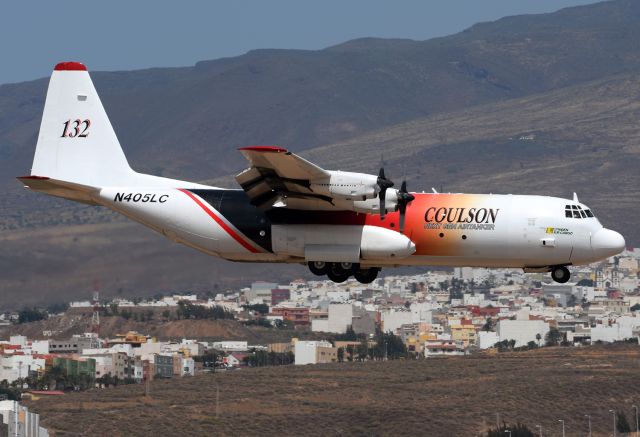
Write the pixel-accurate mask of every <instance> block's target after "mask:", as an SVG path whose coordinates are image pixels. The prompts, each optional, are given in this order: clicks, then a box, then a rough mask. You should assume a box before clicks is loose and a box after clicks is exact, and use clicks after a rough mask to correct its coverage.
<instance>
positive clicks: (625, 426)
mask: <svg viewBox="0 0 640 437" xmlns="http://www.w3.org/2000/svg"><path fill="white" fill-rule="evenodd" d="M616 429H617V430H618V432H620V433H622V434H624V433H628V432H631V426H629V422H628V421H627V416H625V415H624V413H623V412H622V411H621V410H618V411H616Z"/></svg>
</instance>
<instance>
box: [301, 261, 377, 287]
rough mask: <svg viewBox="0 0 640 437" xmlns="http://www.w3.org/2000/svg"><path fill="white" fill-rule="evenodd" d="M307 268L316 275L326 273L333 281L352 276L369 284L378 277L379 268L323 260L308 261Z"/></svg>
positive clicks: (338, 281)
mask: <svg viewBox="0 0 640 437" xmlns="http://www.w3.org/2000/svg"><path fill="white" fill-rule="evenodd" d="M308 265H309V270H311V273H313V274H314V275H317V276H324V275H327V277H328V278H329V279H331V280H332V281H333V282H336V283H341V282H344V281H346V280H347V279H349V277H350V276H352V275H353V277H354V278H355V279H356V280H357V281H358V282H360V283H362V284H369V283H371V282H373V281H374V280H375V279H376V277H378V272H379V271H380V269H379V268H378V267H370V268H368V269H363V268H360V265H359V264H354V263H344V262H343V263H328V262H324V261H309V263H308Z"/></svg>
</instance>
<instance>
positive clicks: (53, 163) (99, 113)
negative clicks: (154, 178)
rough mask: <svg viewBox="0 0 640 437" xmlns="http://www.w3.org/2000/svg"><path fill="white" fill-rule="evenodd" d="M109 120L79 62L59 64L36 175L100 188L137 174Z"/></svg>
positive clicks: (33, 171) (51, 88)
mask: <svg viewBox="0 0 640 437" xmlns="http://www.w3.org/2000/svg"><path fill="white" fill-rule="evenodd" d="M135 174H136V173H134V172H133V170H131V168H130V167H129V164H128V162H127V158H126V157H125V156H124V152H123V151H122V147H120V143H119V142H118V138H117V137H116V134H115V132H114V131H113V128H112V127H111V123H110V122H109V118H108V117H107V114H106V112H105V110H104V107H103V106H102V103H101V102H100V98H99V97H98V93H97V92H96V89H95V88H94V86H93V83H92V82H91V78H90V77H89V72H88V71H87V68H86V67H85V66H84V65H83V64H80V63H79V62H63V63H60V64H58V65H56V67H55V69H54V71H53V73H52V75H51V80H50V82H49V89H48V91H47V99H46V101H45V104H44V113H43V115H42V124H41V125H40V134H39V135H38V144H37V145H36V153H35V157H34V160H33V167H32V169H31V175H32V176H38V177H46V178H50V179H55V180H58V181H62V182H68V183H72V184H78V185H83V186H87V187H101V186H106V185H122V184H126V183H127V182H128V181H130V180H132V179H133V178H134V175H135Z"/></svg>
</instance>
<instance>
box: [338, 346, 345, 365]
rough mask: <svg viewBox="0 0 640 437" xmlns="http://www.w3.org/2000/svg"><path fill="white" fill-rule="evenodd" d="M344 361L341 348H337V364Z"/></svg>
mask: <svg viewBox="0 0 640 437" xmlns="http://www.w3.org/2000/svg"><path fill="white" fill-rule="evenodd" d="M343 361H344V348H343V347H339V348H338V362H339V363H342V362H343Z"/></svg>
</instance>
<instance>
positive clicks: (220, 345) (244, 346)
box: [212, 341, 249, 352]
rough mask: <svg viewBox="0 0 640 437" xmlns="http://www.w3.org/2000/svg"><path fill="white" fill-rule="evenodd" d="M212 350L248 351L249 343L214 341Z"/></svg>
mask: <svg viewBox="0 0 640 437" xmlns="http://www.w3.org/2000/svg"><path fill="white" fill-rule="evenodd" d="M212 346H213V348H214V349H218V350H222V351H228V352H244V351H247V350H249V343H247V342H246V341H214V342H213V344H212Z"/></svg>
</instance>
